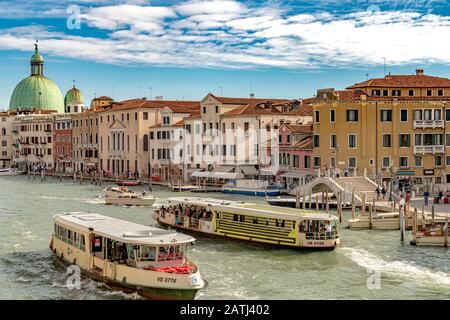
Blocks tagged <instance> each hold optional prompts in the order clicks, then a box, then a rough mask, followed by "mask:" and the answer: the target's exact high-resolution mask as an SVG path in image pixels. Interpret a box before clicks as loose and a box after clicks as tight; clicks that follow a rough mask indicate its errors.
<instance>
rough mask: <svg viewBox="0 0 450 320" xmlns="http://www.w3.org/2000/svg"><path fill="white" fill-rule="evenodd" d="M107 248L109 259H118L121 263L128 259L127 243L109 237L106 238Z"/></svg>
mask: <svg viewBox="0 0 450 320" xmlns="http://www.w3.org/2000/svg"><path fill="white" fill-rule="evenodd" d="M106 248H107V251H106V252H107V259H108V260H109V261H113V262H114V261H117V262H119V263H126V261H127V256H128V254H127V249H126V245H125V244H124V243H122V242H119V241H115V240H111V239H107V240H106Z"/></svg>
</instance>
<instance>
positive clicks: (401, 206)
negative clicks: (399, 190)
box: [398, 194, 405, 211]
mask: <svg viewBox="0 0 450 320" xmlns="http://www.w3.org/2000/svg"><path fill="white" fill-rule="evenodd" d="M398 205H399V207H400V211H401V210H403V206H404V205H405V198H403V194H401V195H400V201H399V202H398Z"/></svg>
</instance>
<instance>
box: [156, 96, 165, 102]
mask: <svg viewBox="0 0 450 320" xmlns="http://www.w3.org/2000/svg"><path fill="white" fill-rule="evenodd" d="M155 100H156V101H163V100H164V97H163V96H156V97H155Z"/></svg>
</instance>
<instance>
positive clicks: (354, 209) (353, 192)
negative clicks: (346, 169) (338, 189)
mask: <svg viewBox="0 0 450 320" xmlns="http://www.w3.org/2000/svg"><path fill="white" fill-rule="evenodd" d="M355 218H356V203H355V190H352V219H355Z"/></svg>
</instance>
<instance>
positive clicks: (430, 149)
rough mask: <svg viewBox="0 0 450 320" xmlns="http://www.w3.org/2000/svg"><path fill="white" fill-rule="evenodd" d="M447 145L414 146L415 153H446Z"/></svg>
mask: <svg viewBox="0 0 450 320" xmlns="http://www.w3.org/2000/svg"><path fill="white" fill-rule="evenodd" d="M444 152H445V146H414V153H433V154H435V153H444Z"/></svg>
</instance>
